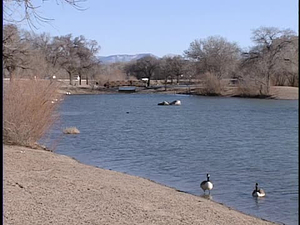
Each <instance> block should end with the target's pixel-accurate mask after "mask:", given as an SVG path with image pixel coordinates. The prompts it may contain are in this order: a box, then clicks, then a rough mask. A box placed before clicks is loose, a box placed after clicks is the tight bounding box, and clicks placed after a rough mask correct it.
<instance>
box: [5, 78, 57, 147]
mask: <svg viewBox="0 0 300 225" xmlns="http://www.w3.org/2000/svg"><path fill="white" fill-rule="evenodd" d="M58 85H59V84H58V83H56V82H51V81H49V80H14V81H11V82H9V83H8V84H6V85H5V86H4V96H3V143H4V144H10V145H21V146H27V147H34V146H35V145H36V142H37V141H38V140H39V139H40V138H41V137H42V136H43V135H44V134H45V132H46V131H47V130H48V129H49V128H50V126H51V125H52V124H53V123H54V122H55V121H56V120H57V119H58V118H59V116H58V114H54V112H55V109H56V108H57V106H58V105H59V102H60V99H61V98H62V95H61V94H59V92H58V91H57V90H58V87H59V86H58Z"/></svg>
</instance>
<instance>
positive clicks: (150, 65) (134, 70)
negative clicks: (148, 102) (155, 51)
mask: <svg viewBox="0 0 300 225" xmlns="http://www.w3.org/2000/svg"><path fill="white" fill-rule="evenodd" d="M158 68H159V60H158V59H156V58H155V57H152V56H146V57H143V58H141V59H139V60H137V61H136V62H132V63H130V64H128V65H127V66H126V67H125V71H126V73H127V74H130V75H134V76H135V77H136V78H137V79H141V78H148V81H147V86H148V87H149V86H150V80H151V78H152V77H153V76H154V74H155V72H158Z"/></svg>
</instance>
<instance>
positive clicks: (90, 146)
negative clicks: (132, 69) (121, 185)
mask: <svg viewBox="0 0 300 225" xmlns="http://www.w3.org/2000/svg"><path fill="white" fill-rule="evenodd" d="M177 99H178V100H181V102H182V105H181V106H159V105H157V104H158V103H159V102H162V101H173V100H177ZM59 112H60V114H61V121H60V123H58V124H56V125H55V126H53V128H52V130H51V131H50V132H49V135H47V136H46V137H45V139H44V140H43V143H46V144H47V143H56V144H57V145H56V152H57V153H60V154H64V155H68V156H72V157H74V158H76V159H77V160H79V161H81V162H82V163H86V164H90V165H94V166H98V167H102V168H106V169H112V170H116V171H120V172H125V173H128V174H131V175H137V176H141V177H144V178H148V179H151V180H154V181H156V182H158V183H161V184H164V185H167V186H170V187H174V188H176V189H179V190H181V191H185V192H188V193H191V194H193V195H198V196H199V195H200V196H202V195H203V191H202V190H201V189H200V186H199V185H200V183H201V181H203V180H205V179H206V174H207V173H210V175H211V180H212V182H213V183H214V189H213V190H212V191H211V198H212V200H213V201H216V202H220V203H223V204H225V205H227V206H230V207H232V208H234V209H237V210H239V211H242V212H244V213H247V214H250V215H254V216H256V217H260V218H264V219H267V220H270V221H274V222H279V223H285V224H290V225H294V224H298V163H299V162H298V143H299V139H298V101H297V100H296V101H295V100H266V99H243V98H222V97H200V96H187V95H171V94H169V95H167V94H109V95H71V96H66V98H65V100H64V101H63V102H62V104H61V106H60V108H59ZM71 126H75V127H77V128H78V129H79V130H80V132H81V133H80V134H79V135H62V134H61V133H62V129H63V128H65V127H71ZM256 182H258V183H259V186H260V187H262V188H263V189H264V190H265V191H266V197H265V198H261V199H256V198H253V197H252V196H251V193H252V191H253V189H254V186H255V183H256Z"/></svg>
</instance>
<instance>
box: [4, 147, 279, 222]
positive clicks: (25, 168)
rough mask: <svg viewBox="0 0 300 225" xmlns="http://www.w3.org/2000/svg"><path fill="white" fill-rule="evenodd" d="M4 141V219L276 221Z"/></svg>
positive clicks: (152, 182) (29, 220)
mask: <svg viewBox="0 0 300 225" xmlns="http://www.w3.org/2000/svg"><path fill="white" fill-rule="evenodd" d="M3 146H4V148H3V151H4V152H3V156H4V160H3V161H4V166H3V170H4V179H3V181H4V185H3V187H4V190H3V194H4V196H3V200H4V202H3V205H4V223H5V224H84V223H89V224H224V225H227V224H243V225H247V224H258V225H260V224H265V225H267V224H277V223H274V222H271V221H267V220H265V219H260V218H257V217H254V216H251V215H248V214H245V213H243V212H240V211H238V210H235V209H232V208H230V207H228V206H225V205H224V204H222V203H218V202H214V201H212V200H208V199H206V198H204V197H201V196H196V195H192V194H189V193H186V192H183V191H180V190H177V189H175V188H171V187H168V186H165V185H163V184H159V183H156V182H155V181H152V180H149V179H146V178H141V177H137V176H132V175H128V174H126V173H121V172H116V171H112V170H106V169H102V168H98V167H95V166H90V165H85V164H83V163H81V162H79V161H77V160H76V159H73V158H71V157H68V156H64V155H60V154H57V153H54V152H49V151H45V150H39V149H31V148H27V147H21V146H10V145H3ZM24 221H25V222H24Z"/></svg>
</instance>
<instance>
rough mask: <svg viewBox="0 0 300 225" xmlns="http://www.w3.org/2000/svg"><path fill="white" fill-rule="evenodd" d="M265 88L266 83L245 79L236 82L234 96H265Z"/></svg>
mask: <svg viewBox="0 0 300 225" xmlns="http://www.w3.org/2000/svg"><path fill="white" fill-rule="evenodd" d="M266 89H267V88H266V85H263V84H261V83H260V82H255V81H250V80H245V81H243V82H239V83H238V85H237V89H236V90H235V94H234V96H238V97H250V98H260V97H267V96H269V95H268V94H267V90H266Z"/></svg>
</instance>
